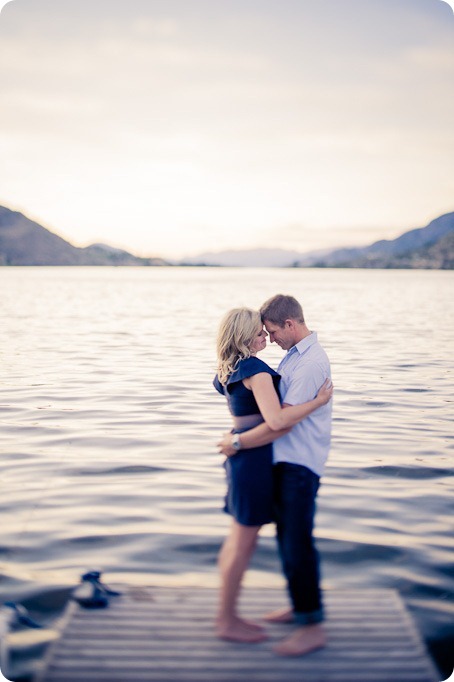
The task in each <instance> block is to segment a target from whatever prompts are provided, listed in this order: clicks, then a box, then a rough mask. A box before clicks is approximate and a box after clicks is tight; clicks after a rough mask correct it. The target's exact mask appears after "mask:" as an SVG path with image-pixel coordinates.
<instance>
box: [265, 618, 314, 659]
mask: <svg viewBox="0 0 454 682" xmlns="http://www.w3.org/2000/svg"><path fill="white" fill-rule="evenodd" d="M325 645H326V634H325V630H324V628H323V626H322V625H321V623H316V624H314V625H304V626H302V627H299V628H297V629H296V630H295V632H293V633H292V634H291V635H289V636H288V637H286V638H285V639H283V640H282V642H280V643H279V644H278V645H277V646H275V647H274V648H273V651H274V652H275V653H276V654H279V655H280V656H304V655H305V654H309V653H310V652H311V651H315V650H316V649H322V648H323V647H324V646H325Z"/></svg>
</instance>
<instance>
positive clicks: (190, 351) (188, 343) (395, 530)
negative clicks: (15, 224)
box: [0, 268, 454, 682]
mask: <svg viewBox="0 0 454 682" xmlns="http://www.w3.org/2000/svg"><path fill="white" fill-rule="evenodd" d="M0 291H1V297H0V362H1V377H2V378H1V384H0V418H1V429H0V452H1V457H0V480H1V500H0V512H1V519H2V522H1V523H2V525H1V528H2V530H1V536H0V537H1V539H0V542H1V546H0V562H1V563H0V570H1V578H0V599H1V601H4V600H5V599H14V600H17V601H23V602H24V603H26V604H27V606H29V607H31V610H32V613H33V615H35V617H36V618H37V619H38V620H39V619H41V620H42V621H44V622H45V623H47V624H52V619H53V618H54V617H55V615H56V614H57V613H58V612H59V610H60V609H61V607H62V605H63V603H64V601H65V600H66V599H67V597H68V593H69V589H70V588H71V587H72V586H74V585H75V584H77V583H78V581H79V576H80V574H81V573H82V572H84V571H85V570H87V569H90V568H99V569H101V570H103V571H104V572H105V579H106V582H107V583H115V582H124V581H126V582H128V583H132V584H138V585H139V584H147V585H200V586H215V585H216V584H217V573H216V555H217V552H218V550H219V547H220V544H221V542H222V540H223V537H224V536H225V533H226V531H227V527H228V524H229V518H228V517H227V516H226V515H225V514H223V513H222V511H221V507H222V502H223V500H222V498H223V494H224V471H223V468H222V457H221V456H220V455H219V454H217V451H216V447H215V443H216V441H217V439H218V437H219V435H220V434H221V433H222V432H223V431H225V430H227V429H228V428H229V424H230V421H229V415H228V413H227V408H226V405H225V404H224V401H223V399H222V397H221V396H219V395H218V394H217V393H216V392H215V391H214V389H213V387H212V384H211V382H212V378H213V375H214V372H215V348H214V342H215V335H216V332H217V327H218V323H219V320H220V318H221V316H222V315H223V314H224V312H225V311H226V310H227V309H229V308H231V307H235V306H239V305H248V306H251V307H258V306H259V305H260V304H261V303H262V302H263V301H264V300H265V299H266V298H268V297H269V296H271V295H273V294H275V293H279V292H280V293H290V294H293V295H294V296H296V297H297V298H298V299H299V300H300V301H301V302H302V304H303V307H304V310H305V315H306V319H307V323H308V326H309V327H310V328H311V329H313V330H317V331H318V333H319V338H320V340H321V342H322V344H323V345H324V347H325V349H326V350H327V352H328V354H329V356H330V359H331V363H332V373H333V379H334V383H335V387H336V393H335V400H334V436H333V443H332V451H331V455H330V460H329V466H328V468H327V472H326V475H325V476H324V478H323V483H322V487H321V490H320V494H319V504H318V514H317V519H316V521H317V527H316V536H317V539H318V546H319V549H320V552H321V555H322V569H323V582H324V586H325V587H326V588H327V589H343V588H347V589H350V588H354V589H356V588H357V589H363V588H375V587H387V588H393V589H396V590H398V591H399V592H400V594H401V595H402V597H403V599H404V601H405V603H406V605H407V606H408V608H409V609H410V611H411V612H412V614H413V616H414V618H415V620H416V623H417V625H418V628H419V630H420V632H421V633H422V635H423V636H424V638H425V640H426V642H427V644H428V646H429V648H430V651H431V653H432V655H433V656H434V657H435V659H436V660H437V662H438V664H439V666H441V670H442V671H443V672H444V673H447V674H445V676H447V675H449V674H450V672H451V670H452V662H453V661H452V656H451V660H450V659H449V643H451V646H452V642H453V604H452V599H451V595H452V579H451V576H452V532H451V531H452V515H451V514H452V508H451V507H450V505H451V501H452V499H453V498H452V486H450V483H451V482H452V478H451V477H450V474H451V473H452V469H451V466H452V453H453V439H454V433H453V426H452V424H453V422H452V418H453V413H452V378H453V377H452V368H453V362H452V359H453V351H452V349H453V331H454V320H453V305H452V302H453V300H454V276H453V274H452V273H451V272H439V271H379V270H310V269H309V270H306V269H282V270H281V269H230V268H226V269H222V268H0ZM281 356H282V351H281V349H280V348H277V347H274V346H272V347H268V348H267V349H266V350H265V351H264V352H263V353H262V354H261V357H262V358H263V359H264V360H266V361H268V362H269V363H270V364H272V365H274V366H276V365H277V363H278V362H279V359H280V357H281ZM247 584H249V585H263V586H281V585H282V586H283V585H284V583H283V579H282V577H281V574H280V567H279V562H278V559H277V555H276V547H275V541H274V537H273V529H272V527H271V526H267V527H266V528H265V529H263V531H262V535H261V539H260V543H259V548H258V551H257V553H256V555H255V557H254V559H253V563H252V566H251V570H250V571H249V573H248V575H247V580H246V585H247ZM451 651H452V649H451ZM20 663H21V662H20V660H19V661H18V665H19V668H20ZM24 674H25V673H24ZM440 679H441V678H440ZM393 682H397V681H393Z"/></svg>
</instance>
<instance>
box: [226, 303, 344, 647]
mask: <svg viewBox="0 0 454 682" xmlns="http://www.w3.org/2000/svg"><path fill="white" fill-rule="evenodd" d="M268 335H269V339H270V341H271V343H273V342H275V343H277V344H278V345H279V346H280V347H281V348H282V349H283V350H285V351H287V353H286V355H285V356H284V358H283V359H282V361H281V363H280V364H279V367H278V369H277V371H274V370H273V369H272V368H271V367H269V366H268V365H267V364H266V363H265V362H263V361H262V360H260V359H259V358H257V353H259V352H260V351H261V350H263V349H264V348H265V346H266V337H267V336H268ZM217 356H218V373H217V375H216V377H215V379H214V385H215V388H216V389H217V390H218V391H219V392H220V393H222V394H223V395H224V396H225V397H226V398H227V402H228V406H229V409H230V412H231V414H232V417H233V429H232V431H231V432H229V433H228V434H225V436H224V438H223V440H222V441H221V442H220V443H219V449H220V452H222V453H223V454H224V455H226V456H227V459H226V462H225V469H226V474H227V495H226V504H225V511H226V512H227V513H229V514H231V516H232V524H231V528H230V533H229V535H228V537H227V538H226V540H225V542H224V544H223V546H222V548H221V551H220V554H219V569H220V574H221V590H220V599H219V610H218V614H217V620H216V633H217V635H218V637H221V638H222V639H228V640H232V641H239V642H260V641H263V640H264V639H266V638H267V635H266V633H265V631H264V629H263V628H262V627H261V626H260V625H257V624H256V623H253V622H251V621H248V620H245V619H243V618H241V617H240V616H239V615H238V612H237V601H238V596H239V591H240V586H241V580H242V577H243V575H244V572H245V570H246V568H247V566H248V564H249V561H250V558H251V556H252V553H253V551H254V549H255V546H256V542H257V537H258V533H259V530H260V527H261V526H262V525H263V524H265V523H272V522H274V523H276V528H277V541H278V547H279V554H280V557H281V561H282V570H283V572H284V575H285V578H286V580H287V588H288V593H289V597H290V603H291V606H290V608H287V609H285V610H283V611H277V612H273V613H270V614H268V615H267V616H265V620H268V621H270V622H280V623H283V622H293V623H295V624H296V626H297V627H296V628H295V629H294V630H293V631H292V633H291V634H290V635H289V636H288V637H287V638H285V639H284V640H283V641H282V642H280V644H279V645H278V646H277V647H275V651H276V653H278V654H281V655H287V656H292V655H293V656H295V655H297V656H298V655H303V654H306V653H309V652H310V651H313V650H314V649H318V648H320V647H323V646H324V645H325V632H324V629H323V625H322V621H323V605H322V595H321V591H320V575H319V560H318V553H317V550H316V547H315V544H314V539H313V526H314V514H315V499H316V495H317V491H318V487H319V481H320V476H321V475H322V473H323V469H324V465H325V462H326V460H327V458H328V452H329V447H330V437H331V405H332V404H331V402H330V400H331V397H332V393H333V387H332V384H331V380H330V365H329V360H328V357H327V355H326V353H325V351H324V350H323V348H322V347H321V345H320V344H319V342H318V340H317V334H316V333H315V332H311V331H310V330H309V329H308V327H307V326H306V323H305V321H304V316H303V310H302V308H301V305H300V304H299V303H298V301H297V300H296V299H295V298H293V297H292V296H284V295H281V294H279V295H277V296H274V297H273V298H271V299H269V300H268V301H266V303H264V305H263V306H262V307H261V309H260V312H256V311H254V310H250V309H248V308H236V309H234V310H231V311H230V312H229V313H227V315H226V316H225V317H224V319H223V321H222V323H221V326H220V329H219V334H218V340H217Z"/></svg>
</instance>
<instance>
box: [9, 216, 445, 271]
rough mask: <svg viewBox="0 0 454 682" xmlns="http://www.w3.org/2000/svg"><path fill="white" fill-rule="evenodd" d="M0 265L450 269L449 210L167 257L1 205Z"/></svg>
mask: <svg viewBox="0 0 454 682" xmlns="http://www.w3.org/2000/svg"><path fill="white" fill-rule="evenodd" d="M0 265H3V266H8V265H65V266H66V265H72V266H74V265H79V266H81V265H82V266H85V265H97V266H99V265H117V266H157V265H168V266H171V265H186V266H191V265H198V266H203V265H207V266H220V267H318V268H321V267H339V268H341V267H342V268H420V269H442V270H452V269H454V212H451V213H445V214H443V215H441V216H439V217H438V218H435V219H434V220H432V221H431V222H430V223H429V224H428V225H426V226H425V227H421V228H414V229H411V230H408V231H407V232H404V233H403V234H401V235H400V236H399V237H396V238H395V239H392V240H386V239H381V240H378V241H376V242H373V243H372V244H369V245H368V246H363V247H344V248H336V249H322V250H320V249H319V250H317V251H311V252H307V253H300V252H298V251H292V250H286V249H269V248H258V249H245V250H240V249H238V250H233V249H230V250H226V251H220V252H217V253H213V252H211V253H203V254H200V255H198V256H193V257H188V258H183V259H181V260H174V261H168V260H165V259H163V258H159V257H149V258H141V257H139V256H134V255H133V254H131V253H129V252H128V251H125V250H123V249H118V248H115V247H113V246H110V245H109V244H99V243H98V244H91V245H90V246H86V247H84V248H80V247H76V246H73V245H72V244H71V243H70V242H68V241H66V240H65V239H63V238H62V237H59V236H58V235H57V234H55V233H53V232H51V231H50V230H48V229H46V228H45V227H43V226H42V225H39V223H36V222H34V221H32V220H30V219H29V218H27V217H26V216H25V215H24V214H22V213H19V212H18V211H12V210H10V209H8V208H6V207H4V206H0Z"/></svg>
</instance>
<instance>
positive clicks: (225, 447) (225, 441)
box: [217, 431, 237, 457]
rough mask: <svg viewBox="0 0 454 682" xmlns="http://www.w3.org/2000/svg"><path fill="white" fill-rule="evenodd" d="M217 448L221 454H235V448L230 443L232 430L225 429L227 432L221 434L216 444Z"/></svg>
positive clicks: (228, 455)
mask: <svg viewBox="0 0 454 682" xmlns="http://www.w3.org/2000/svg"><path fill="white" fill-rule="evenodd" d="M217 446H218V450H219V452H220V453H221V454H223V455H225V456H226V457H231V456H232V455H234V454H236V452H237V451H236V450H235V448H234V447H233V445H232V432H231V431H227V433H224V435H223V436H222V440H220V441H219V443H218V444H217Z"/></svg>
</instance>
